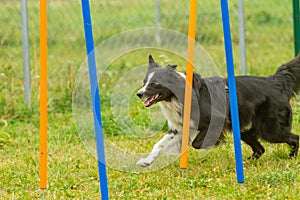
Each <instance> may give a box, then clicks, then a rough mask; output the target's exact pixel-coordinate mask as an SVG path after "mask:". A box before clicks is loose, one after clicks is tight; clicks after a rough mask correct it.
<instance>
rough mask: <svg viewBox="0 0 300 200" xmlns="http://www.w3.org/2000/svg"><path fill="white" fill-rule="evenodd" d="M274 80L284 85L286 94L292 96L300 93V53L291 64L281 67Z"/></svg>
mask: <svg viewBox="0 0 300 200" xmlns="http://www.w3.org/2000/svg"><path fill="white" fill-rule="evenodd" d="M274 78H276V79H277V80H279V81H280V82H281V83H282V84H283V89H284V92H286V93H288V94H289V95H290V96H292V95H293V94H295V93H299V92H300V53H299V54H298V56H297V57H295V58H294V59H293V60H291V61H290V62H288V63H286V64H283V65H282V66H281V67H279V68H278V69H277V71H276V73H275V74H274Z"/></svg>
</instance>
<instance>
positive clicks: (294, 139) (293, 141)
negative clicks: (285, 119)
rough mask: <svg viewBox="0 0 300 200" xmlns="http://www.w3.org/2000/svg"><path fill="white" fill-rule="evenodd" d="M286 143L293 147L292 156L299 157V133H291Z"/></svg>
mask: <svg viewBox="0 0 300 200" xmlns="http://www.w3.org/2000/svg"><path fill="white" fill-rule="evenodd" d="M286 143H287V144H288V145H290V146H291V147H292V150H291V153H290V157H297V154H298V148H299V135H296V134H293V133H290V137H289V139H288V141H287V142H286Z"/></svg>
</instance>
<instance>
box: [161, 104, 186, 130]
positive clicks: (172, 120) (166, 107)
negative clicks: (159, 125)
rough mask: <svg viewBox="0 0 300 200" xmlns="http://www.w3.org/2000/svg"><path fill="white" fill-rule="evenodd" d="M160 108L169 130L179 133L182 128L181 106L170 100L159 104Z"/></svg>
mask: <svg viewBox="0 0 300 200" xmlns="http://www.w3.org/2000/svg"><path fill="white" fill-rule="evenodd" d="M160 107H161V109H162V112H163V114H164V115H165V117H166V118H167V120H168V125H169V128H171V129H174V130H178V131H180V130H181V126H182V125H181V124H182V117H181V116H182V114H181V113H182V106H181V105H180V104H179V102H178V101H177V100H175V99H172V100H171V102H160Z"/></svg>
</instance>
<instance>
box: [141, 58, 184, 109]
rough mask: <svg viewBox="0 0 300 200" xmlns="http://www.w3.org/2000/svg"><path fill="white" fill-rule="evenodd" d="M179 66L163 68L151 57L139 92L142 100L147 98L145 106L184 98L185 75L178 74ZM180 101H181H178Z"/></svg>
mask: <svg viewBox="0 0 300 200" xmlns="http://www.w3.org/2000/svg"><path fill="white" fill-rule="evenodd" d="M176 66H177V65H167V66H166V67H161V66H160V65H159V64H157V63H156V62H155V61H154V59H153V57H152V56H151V55H149V66H148V71H147V74H146V77H145V78H144V80H143V83H144V85H143V87H142V88H141V89H140V90H139V91H138V92H137V96H138V97H139V98H140V99H143V98H146V101H145V102H144V105H145V106H146V107H150V106H152V105H154V104H156V103H158V102H160V101H171V99H172V98H177V99H178V98H179V97H183V92H184V82H185V75H183V74H180V73H178V72H177V71H176V70H175V69H176ZM178 100H180V99H178Z"/></svg>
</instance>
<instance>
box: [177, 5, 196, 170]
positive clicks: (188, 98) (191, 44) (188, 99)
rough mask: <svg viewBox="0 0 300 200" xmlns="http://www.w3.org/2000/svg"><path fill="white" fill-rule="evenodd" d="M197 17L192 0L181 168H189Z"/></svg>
mask: <svg viewBox="0 0 300 200" xmlns="http://www.w3.org/2000/svg"><path fill="white" fill-rule="evenodd" d="M196 16H197V0H190V19H189V32H188V60H187V64H186V83H185V95H184V113H183V127H182V144H181V151H182V155H181V159H180V168H181V169H186V168H187V161H188V144H189V132H190V117H191V102H192V84H193V71H194V49H195V38H196Z"/></svg>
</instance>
